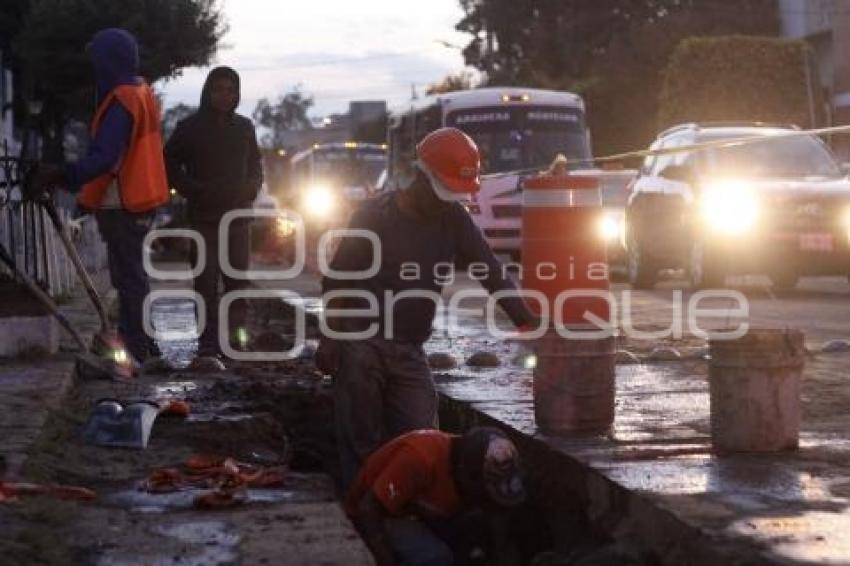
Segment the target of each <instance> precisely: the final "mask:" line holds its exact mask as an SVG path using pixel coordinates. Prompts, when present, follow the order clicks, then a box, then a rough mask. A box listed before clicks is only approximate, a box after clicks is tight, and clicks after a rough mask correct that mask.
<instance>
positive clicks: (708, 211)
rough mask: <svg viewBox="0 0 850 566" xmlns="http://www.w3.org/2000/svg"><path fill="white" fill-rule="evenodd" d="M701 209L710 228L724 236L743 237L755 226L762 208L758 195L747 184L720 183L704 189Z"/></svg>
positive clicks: (711, 184) (735, 182) (736, 182)
mask: <svg viewBox="0 0 850 566" xmlns="http://www.w3.org/2000/svg"><path fill="white" fill-rule="evenodd" d="M700 208H701V212H702V218H703V220H704V221H705V223H706V224H707V225H708V226H709V227H710V228H712V229H714V230H717V231H718V232H722V233H724V234H741V233H743V232H746V231H748V230H750V229H751V228H752V227H753V226H755V224H756V221H757V220H758V217H759V208H760V206H759V200H758V197H757V195H756V194H755V192H754V191H753V190H752V189H751V188H750V187H748V186H747V184H746V183H743V182H740V181H718V182H715V183H710V184H708V185H707V186H706V187H705V188H704V189H703V193H702V200H701V202H700Z"/></svg>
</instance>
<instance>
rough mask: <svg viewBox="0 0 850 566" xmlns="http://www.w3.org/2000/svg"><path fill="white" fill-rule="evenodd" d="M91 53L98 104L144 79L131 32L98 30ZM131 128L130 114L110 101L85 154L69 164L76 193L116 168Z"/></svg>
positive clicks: (127, 142)
mask: <svg viewBox="0 0 850 566" xmlns="http://www.w3.org/2000/svg"><path fill="white" fill-rule="evenodd" d="M89 53H90V54H91V58H92V63H93V65H94V73H95V81H96V85H97V104H98V105H99V104H100V102H101V101H102V100H103V99H104V98H105V97H106V96H107V95H108V94H109V93H110V92H111V91H112V90H113V89H114V88H115V87H117V86H119V85H136V84H140V83H141V82H142V79H141V78H140V77H138V76H137V75H138V72H139V47H138V44H137V43H136V38H135V37H133V35H132V34H131V33H130V32H128V31H126V30H123V29H119V28H109V29H104V30H101V31H99V32H97V33H96V34H95V35H94V37H93V38H92V41H91V44H90V47H89ZM132 130H133V117H132V116H131V115H130V113H129V112H128V111H127V110H126V109H125V108H124V107H123V106H121V104H120V103H119V102H117V101H115V102H113V103H112V104H110V106H109V108H108V109H107V110H106V114H105V115H104V118H103V121H102V122H101V124H100V127H98V129H97V132H96V133H95V135H94V139H92V140H91V143H89V147H88V150H87V151H86V155H85V156H84V157H83V158H81V159H80V160H79V161H77V162H76V163H71V164H68V165H67V166H66V169H65V173H66V176H67V180H68V188H69V189H71V191H73V192H77V191H79V190H80V188H81V186H82V185H84V184H85V183H88V182H89V181H91V180H93V179H95V178H97V177H99V176H101V175H103V174H104V173H107V172H108V171H110V170H112V169H114V168H115V167H116V166H117V165H118V163H119V161H120V159H121V156H122V155H123V154H124V152H125V151H126V150H127V146H128V145H129V140H130V134H131V132H132Z"/></svg>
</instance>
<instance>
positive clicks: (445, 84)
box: [425, 71, 473, 95]
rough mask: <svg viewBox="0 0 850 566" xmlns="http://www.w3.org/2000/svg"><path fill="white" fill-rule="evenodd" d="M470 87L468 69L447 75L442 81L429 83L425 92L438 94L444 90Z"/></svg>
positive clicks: (470, 79) (470, 81) (471, 85)
mask: <svg viewBox="0 0 850 566" xmlns="http://www.w3.org/2000/svg"><path fill="white" fill-rule="evenodd" d="M472 87H473V83H472V73H470V72H469V71H461V72H459V73H457V74H455V75H447V76H446V77H444V78H443V80H442V81H440V82H438V83H434V84H432V85H430V86H429V87H428V90H426V91H425V94H426V95H428V94H440V93H444V92H454V91H457V90H469V89H471V88H472Z"/></svg>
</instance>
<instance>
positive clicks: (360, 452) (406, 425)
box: [316, 128, 536, 489]
mask: <svg viewBox="0 0 850 566" xmlns="http://www.w3.org/2000/svg"><path fill="white" fill-rule="evenodd" d="M416 157H417V159H416V162H415V165H414V167H413V174H412V175H410V179H408V180H407V182H405V183H403V188H402V189H401V190H399V191H396V192H391V193H389V194H386V195H382V196H380V197H377V198H375V199H373V200H370V201H366V202H365V203H364V204H363V205H362V206H361V207H360V208H359V209H357V210H356V211H355V212H354V213H353V215H352V217H351V221H350V225H349V228H350V229H359V230H364V231H367V232H369V233H371V234H372V235H374V237H376V240H377V241H378V242H379V243H380V246H374V244H373V243H371V242H370V241H369V240H368V239H367V238H363V237H346V238H343V239H342V241H341V242H340V245H339V247H338V248H337V252H336V254H335V255H334V258H333V260H332V261H331V264H330V267H331V269H332V270H333V271H332V272H329V273H333V274H334V275H335V276H334V277H331V276H327V275H326V276H325V277H324V279H323V281H322V288H323V292H324V293H325V299H326V300H325V309H326V311H325V312H326V324H327V328H328V329H329V330H332V331H334V332H336V333H340V334H338V335H336V336H335V337H334V336H328V334H330V333H328V332H326V333H325V335H324V336H323V337H322V340H321V342H320V346H319V351H318V352H317V356H316V361H317V365H318V366H319V368H320V369H321V370H322V371H324V372H325V373H329V374H331V375H333V377H334V378H335V382H334V397H335V411H336V427H337V439H338V445H339V450H340V463H341V483H342V487H343V488H344V489H347V488H348V486H349V485H350V483H351V481H352V480H353V478H354V477H355V475H356V473H357V470H358V468H359V466H360V464H361V463H362V462H363V461H364V460H365V458H366V457H367V456H368V455H369V454H370V453H371V452H372V451H373V450H374V449H375V448H377V447H378V446H380V445H381V444H382V443H383V442H385V441H386V440H388V439H391V438H394V437H396V436H398V435H399V434H402V433H405V432H408V431H411V430H416V429H424V428H433V427H434V426H435V425H436V421H437V395H436V390H435V387H434V382H433V379H432V377H431V371H430V368H429V367H428V362H427V359H426V356H425V353H424V352H423V350H422V344H423V343H424V342H425V341H426V340H427V339H428V337H429V336H430V335H431V326H432V323H433V321H434V316H435V313H436V306H437V302H438V301H439V300H440V292H441V291H442V287H443V284H444V283H445V282H446V279H444V278H441V277H439V276H438V275H439V274H440V273H441V272H445V271H446V270H450V269H454V266H455V265H458V264H460V265H470V264H473V263H475V264H478V266H479V267H480V264H485V265H486V266H487V269H486V271H485V270H483V269H482V270H481V273H480V274H477V275H478V276H477V277H476V278H477V279H479V280H480V281H481V284H482V285H483V286H484V287H485V288H486V289H487V290H488V291H489V292H490V293H495V292H497V291H503V290H515V289H516V286H515V285H514V283H513V281H512V280H511V279H510V278H508V277H507V276H506V275H505V274H504V273H503V271H504V270H503V269H502V266H501V264H500V263H499V261H498V260H497V259H496V257H495V256H494V255H493V252H492V251H491V250H490V248H489V247H488V245H487V243H486V242H485V241H484V238H483V236H482V235H481V232H480V231H479V229H478V228H477V227H476V226H475V224H474V223H473V222H472V219H471V218H470V216H469V213H468V212H467V211H466V209H465V208H464V207H463V206H462V205H461V204H460V202H458V201H462V200H464V199H468V198H470V197H471V196H472V195H473V194H475V193H476V192H477V191H478V190H479V188H480V180H479V174H480V160H479V154H478V148H477V147H476V145H475V142H473V141H472V139H471V138H469V136H467V135H466V134H464V133H463V132H461V131H460V130H457V129H455V128H442V129H439V130H436V131H434V132H432V133H431V134H429V135H427V136H426V137H425V138H424V139H423V140H422V141H421V142H420V143H419V145H418V146H417V148H416ZM399 184H401V183H399ZM375 254H379V257H373V256H374V255H375ZM376 264H377V265H378V267H377V269H374V266H375V265H376ZM370 268H372V269H371V271H370ZM345 272H349V273H350V272H360V273H361V274H365V275H368V276H363V277H356V278H352V277H347V278H346V277H343V276H341V275H340V274H341V273H345ZM435 274H437V276H435ZM332 292H333V293H334V294H335V296H331V295H328V293H332ZM340 295H346V296H344V297H342V296H340ZM499 304H500V306H501V307H502V309H503V310H504V311H505V312H506V313H507V315H508V316H509V317H510V318H511V320H512V321H513V322H514V324H516V325H517V326H520V327H528V326H531V325H534V324H535V323H536V319H535V317H534V315H533V314H531V313H530V312H529V310H528V308H527V307H526V305H525V302H524V301H523V300H522V298H520V297H518V296H516V295H514V296H508V297H504V298H502V299H501V300H500V301H499ZM346 311H349V312H346ZM366 313H368V314H366ZM370 315H374V316H370ZM343 333H344V336H343V335H342V334H343Z"/></svg>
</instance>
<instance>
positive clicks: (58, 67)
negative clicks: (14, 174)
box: [3, 0, 226, 158]
mask: <svg viewBox="0 0 850 566" xmlns="http://www.w3.org/2000/svg"><path fill="white" fill-rule="evenodd" d="M3 11H4V12H5V7H4V8H3ZM107 27H122V28H125V29H127V30H129V31H130V32H132V33H133V34H134V35H135V36H136V38H137V39H138V40H139V46H140V55H141V74H142V75H143V76H144V77H145V78H146V79H147V81H148V82H150V83H153V82H155V81H157V80H159V79H165V78H172V77H175V76H177V75H179V74H180V70H181V69H182V68H184V67H187V66H193V65H206V64H207V63H209V61H210V59H211V58H212V56H213V55H214V54H215V52H216V49H217V47H218V43H219V40H220V39H221V37H222V36H223V34H224V33H225V31H226V25H225V23H224V19H223V16H222V14H221V11H220V10H219V8H218V5H217V2H216V0H124V1H122V2H115V1H114V0H30V2H29V10H28V11H27V13H26V16H25V17H24V18H23V25H22V26H21V27H20V29H19V32H18V34H17V36H16V37H15V39H14V41H13V51H14V54H15V56H16V57H17V58H18V60H19V61H20V65H21V69H22V70H25V71H26V72H25V73H24V75H23V81H22V82H23V87H24V88H23V89H22V90H21V91H19V93H18V94H19V95H21V96H27V97H33V96H35V97H39V98H41V99H42V100H43V101H44V114H43V117H42V120H43V123H42V125H43V128H42V133H43V135H44V136H45V142H46V144H45V145H46V148H45V153H48V154H50V153H52V154H53V155H49V157H52V158H59V157H61V132H62V130H63V126H64V125H65V123H66V122H67V121H68V119H70V118H77V119H86V118H88V117H90V116H91V114H92V112H93V108H92V100H93V99H94V81H93V80H92V71H91V61H90V60H89V57H88V55H87V54H86V53H85V45H86V44H87V43H88V42H89V41H90V40H91V37H92V36H93V35H94V33H95V32H97V31H98V30H100V29H103V28H107Z"/></svg>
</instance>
